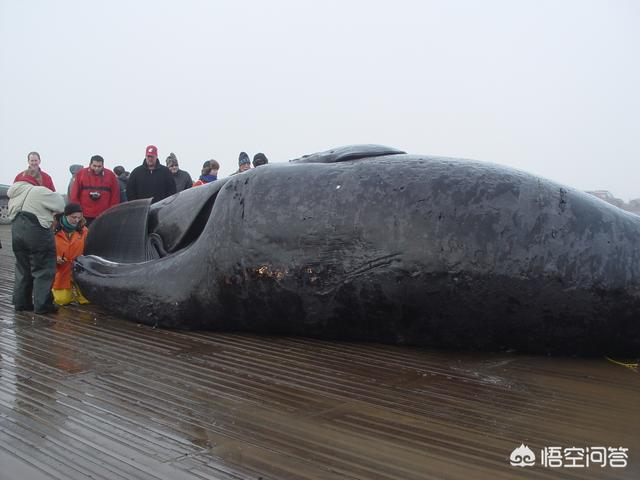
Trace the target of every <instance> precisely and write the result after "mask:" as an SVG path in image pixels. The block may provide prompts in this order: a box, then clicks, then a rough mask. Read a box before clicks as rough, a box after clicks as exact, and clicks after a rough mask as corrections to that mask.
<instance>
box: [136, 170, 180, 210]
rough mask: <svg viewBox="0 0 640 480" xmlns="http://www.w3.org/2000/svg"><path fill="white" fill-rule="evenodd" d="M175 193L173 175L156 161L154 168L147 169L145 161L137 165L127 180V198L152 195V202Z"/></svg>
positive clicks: (137, 198)
mask: <svg viewBox="0 0 640 480" xmlns="http://www.w3.org/2000/svg"><path fill="white" fill-rule="evenodd" d="M174 193H176V182H174V181H173V175H172V174H171V170H169V169H168V168H167V167H165V166H164V165H160V162H156V168H154V169H153V170H149V169H148V168H147V164H146V162H145V161H144V160H143V161H142V165H139V166H137V167H136V168H134V169H133V172H131V175H129V180H128V181H127V200H139V199H141V198H149V197H153V200H152V203H155V202H158V201H160V200H162V199H163V198H167V197H170V196H171V195H173V194H174Z"/></svg>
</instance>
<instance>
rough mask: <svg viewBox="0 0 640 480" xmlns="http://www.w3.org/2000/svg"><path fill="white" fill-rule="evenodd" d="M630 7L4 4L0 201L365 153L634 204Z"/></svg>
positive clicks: (635, 29) (635, 53)
mask: <svg viewBox="0 0 640 480" xmlns="http://www.w3.org/2000/svg"><path fill="white" fill-rule="evenodd" d="M638 59H640V2H637V1H634V0H606V1H593V0H575V1H568V0H554V1H544V0H542V1H541V0H530V1H526V0H523V1H518V0H504V1H500V0H483V1H472V0H469V1H463V0H446V1H445V0H442V1H418V0H416V1H407V0H394V1H391V0H388V1H376V0H366V1H364V0H363V1H359V0H351V1H350V0H341V1H337V0H323V1H309V0H270V1H268V2H263V1H257V0H256V1H214V0H209V1H205V0H200V1H197V0H181V1H177V0H176V1H162V0H155V1H146V0H145V1H136V0H129V1H120V0H112V1H109V2H98V1H70V0H60V1H53V0H51V1H44V0H28V1H21V0H0V158H1V160H2V169H1V174H0V183H10V182H12V181H13V178H14V176H15V175H16V173H17V172H18V171H20V170H23V169H24V168H26V155H27V153H28V152H29V151H31V150H36V151H39V152H40V154H41V155H42V168H43V170H45V171H46V172H48V173H49V174H51V175H52V177H53V180H54V182H55V184H56V187H57V189H58V190H59V191H65V190H66V185H67V183H68V179H69V172H68V167H69V165H71V164H73V163H80V164H83V165H88V162H89V158H90V157H91V156H92V155H94V154H100V155H102V156H103V157H104V158H105V160H106V163H105V165H106V166H107V168H113V167H114V166H115V165H118V164H121V165H124V166H125V167H126V168H127V169H128V170H132V169H133V168H134V167H135V166H137V165H139V164H140V163H141V162H142V159H143V157H144V149H145V146H146V145H148V144H155V145H157V146H158V149H159V156H160V159H161V160H162V161H163V163H164V159H165V158H166V156H167V155H168V154H169V153H170V152H175V154H176V155H177V156H178V159H179V160H180V166H181V168H182V169H186V170H187V171H189V172H190V173H191V175H192V176H193V177H194V180H195V178H196V177H197V175H198V174H199V172H200V167H201V165H202V162H204V161H205V160H207V159H209V158H215V159H217V160H218V161H219V162H220V163H221V165H222V168H221V176H226V175H228V174H230V173H232V172H233V171H235V170H236V169H237V158H238V153H239V152H240V151H241V150H244V151H246V152H248V153H249V155H250V156H251V157H253V155H254V154H255V153H256V152H258V151H262V152H264V153H265V154H266V155H267V156H268V157H269V159H270V161H272V162H273V161H287V160H289V159H291V158H295V157H298V156H300V155H303V154H307V153H313V152H316V151H320V150H326V149H329V148H332V147H337V146H342V145H348V144H355V143H377V144H383V145H389V146H393V147H397V148H400V149H403V150H405V151H407V152H410V153H421V154H431V155H443V156H453V157H464V158H473V159H477V160H481V161H489V162H495V163H499V164H502V165H508V166H511V167H515V168H519V169H522V170H525V171H528V172H531V173H534V174H537V175H541V176H544V177H547V178H550V179H552V180H556V181H559V182H561V183H564V184H567V185H569V186H571V187H574V188H577V189H580V190H588V189H607V190H610V191H612V192H613V193H614V194H615V195H617V196H619V197H621V198H623V199H625V200H629V199H630V198H637V197H640V146H639V142H640V120H639V119H640V114H639V112H640V66H639V63H640V62H638Z"/></svg>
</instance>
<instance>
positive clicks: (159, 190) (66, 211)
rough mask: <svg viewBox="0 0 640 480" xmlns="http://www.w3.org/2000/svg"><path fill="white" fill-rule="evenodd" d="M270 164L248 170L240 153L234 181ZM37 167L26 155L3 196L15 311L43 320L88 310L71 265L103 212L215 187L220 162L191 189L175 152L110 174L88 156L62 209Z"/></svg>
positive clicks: (205, 168)
mask: <svg viewBox="0 0 640 480" xmlns="http://www.w3.org/2000/svg"><path fill="white" fill-rule="evenodd" d="M267 163H269V160H268V159H267V157H266V155H265V154H264V153H256V154H255V155H254V157H253V165H252V162H251V159H250V158H249V155H248V154H247V153H246V152H240V155H239V157H238V170H237V171H235V172H234V173H232V174H231V175H238V174H242V173H243V172H246V171H248V170H250V169H251V168H257V167H259V166H262V165H266V164H267ZM40 164H41V158H40V154H39V153H38V152H29V154H28V155H27V169H26V170H24V171H22V172H20V173H18V175H16V177H15V179H14V182H13V184H12V185H11V187H10V188H9V190H8V192H7V196H8V197H9V218H10V219H11V225H12V228H11V240H12V245H13V252H14V255H15V259H16V264H15V281H14V288H13V305H14V308H15V310H16V311H34V312H35V313H40V314H46V313H55V312H57V311H58V306H59V305H68V304H70V303H78V304H85V303H88V300H87V299H86V298H85V297H84V296H83V295H82V292H80V290H79V289H78V287H77V285H75V284H74V282H73V277H72V263H73V260H74V259H75V258H76V257H78V256H80V255H82V253H83V251H84V242H85V239H86V236H87V233H88V231H89V229H90V228H91V223H92V222H94V221H95V219H96V218H98V217H99V216H100V215H101V214H102V213H103V212H104V211H106V210H107V209H108V208H110V207H112V206H114V205H116V204H118V203H121V202H127V201H132V200H139V199H144V198H151V199H152V200H151V201H152V203H155V202H158V201H160V200H162V199H164V198H167V197H169V196H171V195H173V194H175V193H177V192H180V191H183V190H186V189H187V188H192V187H198V186H200V185H204V184H206V183H210V182H213V181H215V180H217V179H218V171H219V170H220V164H219V163H218V161H216V160H214V159H210V160H207V161H205V162H204V163H203V165H202V171H201V174H200V176H199V177H198V179H197V180H196V181H195V182H194V181H193V180H192V178H191V175H189V173H188V172H186V171H184V170H181V169H180V166H179V163H178V158H177V156H176V155H175V154H174V153H170V154H169V156H167V158H166V161H165V165H166V166H165V165H162V164H161V163H160V162H159V161H158V148H157V147H156V146H155V145H149V146H148V147H147V148H146V150H145V157H144V160H143V161H142V164H141V165H138V166H137V167H135V168H134V169H133V170H132V171H131V173H129V172H128V171H127V170H126V169H125V168H124V167H123V166H121V165H118V166H116V167H114V168H113V170H110V169H108V168H106V167H105V165H104V164H105V161H104V158H103V157H102V156H100V155H93V156H92V157H91V158H90V160H89V166H87V167H83V166H82V165H79V164H74V165H71V166H70V167H69V171H70V173H71V179H70V181H69V185H68V187H67V200H66V202H65V199H64V197H63V196H62V195H60V194H59V193H57V192H56V189H55V186H54V184H53V180H52V179H51V177H50V176H49V175H48V174H47V173H46V172H44V171H43V170H42V168H40ZM0 248H1V246H0Z"/></svg>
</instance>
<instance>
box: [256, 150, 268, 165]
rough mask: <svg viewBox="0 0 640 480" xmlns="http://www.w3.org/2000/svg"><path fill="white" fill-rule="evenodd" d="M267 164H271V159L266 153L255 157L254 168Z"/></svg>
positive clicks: (260, 153) (257, 154)
mask: <svg viewBox="0 0 640 480" xmlns="http://www.w3.org/2000/svg"><path fill="white" fill-rule="evenodd" d="M267 163H269V159H268V158H267V156H266V155H265V154H264V153H262V152H258V153H256V154H255V155H254V156H253V168H256V167H260V166H262V165H266V164H267Z"/></svg>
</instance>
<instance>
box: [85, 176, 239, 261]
mask: <svg viewBox="0 0 640 480" xmlns="http://www.w3.org/2000/svg"><path fill="white" fill-rule="evenodd" d="M227 180H228V179H222V180H217V181H215V182H211V183H209V184H206V185H203V186H200V187H195V188H189V189H187V190H184V191H182V192H179V193H177V194H175V195H173V196H171V197H168V198H165V199H164V200H161V201H159V202H157V203H155V204H153V205H152V204H151V199H150V198H147V199H142V200H133V201H130V202H125V203H121V204H119V205H115V206H114V207H112V208H110V209H109V210H107V211H105V212H104V213H103V214H102V215H100V216H99V217H98V218H97V219H96V220H95V221H94V222H93V223H92V224H91V228H90V229H89V235H88V236H87V240H86V242H85V249H84V255H86V256H88V255H94V256H98V257H101V258H103V259H105V260H108V261H110V262H116V263H141V262H147V261H151V260H155V259H158V258H163V257H166V256H169V255H172V254H175V253H177V252H179V251H181V250H183V249H185V248H187V247H189V245H191V244H193V243H194V242H195V241H196V240H197V239H198V238H199V237H200V235H201V234H202V232H203V231H204V229H205V226H206V225H207V222H208V221H209V217H210V216H211V211H212V209H213V205H214V204H215V201H216V197H217V195H218V192H220V189H221V188H222V186H223V185H224V184H225V183H226V182H227Z"/></svg>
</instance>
